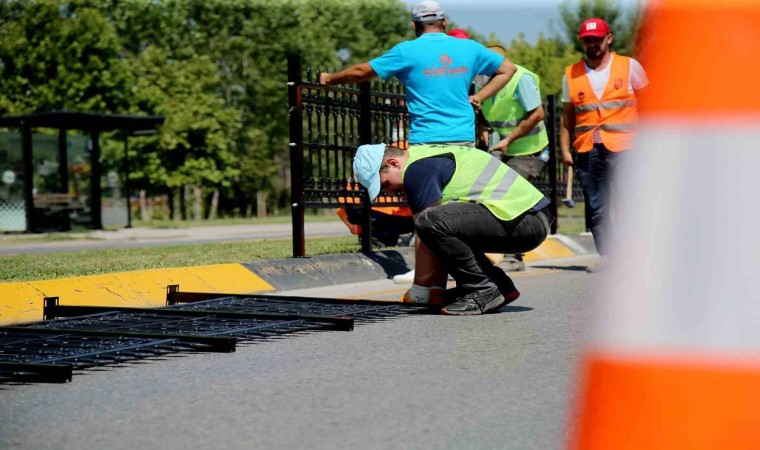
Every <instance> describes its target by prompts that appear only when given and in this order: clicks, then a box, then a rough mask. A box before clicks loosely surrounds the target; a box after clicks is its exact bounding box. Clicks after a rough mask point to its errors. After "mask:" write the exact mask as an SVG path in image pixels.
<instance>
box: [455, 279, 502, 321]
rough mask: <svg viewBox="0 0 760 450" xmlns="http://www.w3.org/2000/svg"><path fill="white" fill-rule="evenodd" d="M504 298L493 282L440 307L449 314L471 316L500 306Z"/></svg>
mask: <svg viewBox="0 0 760 450" xmlns="http://www.w3.org/2000/svg"><path fill="white" fill-rule="evenodd" d="M505 301H506V299H505V298H504V296H503V295H502V293H501V292H500V291H499V288H498V287H496V285H495V284H493V283H491V284H490V286H488V288H486V289H481V290H477V291H474V292H470V293H469V294H467V295H465V296H463V297H461V298H460V299H459V300H457V301H456V302H454V303H452V304H450V305H448V306H446V307H444V308H443V309H441V312H442V313H443V314H447V315H450V316H472V315H479V314H485V313H487V312H488V311H492V310H494V309H498V308H500V307H501V306H502V305H504V302H505Z"/></svg>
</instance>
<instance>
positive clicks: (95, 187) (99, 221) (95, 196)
mask: <svg viewBox="0 0 760 450" xmlns="http://www.w3.org/2000/svg"><path fill="white" fill-rule="evenodd" d="M90 139H91V140H92V150H91V151H90V170H91V172H90V195H91V196H92V198H91V199H90V209H91V214H92V227H93V228H94V229H96V230H100V229H102V228H103V211H102V209H101V206H102V204H103V198H102V197H103V191H102V189H101V188H100V175H101V172H102V171H101V165H100V131H99V130H97V129H93V130H92V131H91V132H90Z"/></svg>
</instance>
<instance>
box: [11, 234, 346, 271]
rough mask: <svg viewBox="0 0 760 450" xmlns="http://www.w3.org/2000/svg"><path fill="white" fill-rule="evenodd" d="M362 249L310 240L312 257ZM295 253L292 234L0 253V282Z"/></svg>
mask: <svg viewBox="0 0 760 450" xmlns="http://www.w3.org/2000/svg"><path fill="white" fill-rule="evenodd" d="M360 250H361V246H360V245H359V242H358V240H357V238H356V236H341V237H334V238H313V239H307V240H306V254H307V255H310V256H316V255H325V254H334V253H353V252H358V251H360ZM291 256H293V247H292V240H291V239H271V240H265V241H264V240H258V241H238V242H214V243H207V244H194V245H171V246H161V247H141V248H127V249H124V248H119V249H106V250H82V251H75V252H58V253H44V254H25V255H7V256H0V282H9V281H32V280H52V279H55V278H69V277H80V276H86V275H98V274H103V273H112V272H127V271H131V270H146V269H162V268H169V267H190V266H202V265H208V264H226V263H239V262H251V261H258V260H262V259H282V258H289V257H291Z"/></svg>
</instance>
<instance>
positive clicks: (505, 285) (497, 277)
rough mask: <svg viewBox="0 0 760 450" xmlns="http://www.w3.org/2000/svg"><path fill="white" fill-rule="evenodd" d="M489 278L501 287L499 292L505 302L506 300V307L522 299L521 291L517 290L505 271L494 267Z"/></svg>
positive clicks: (489, 273)
mask: <svg viewBox="0 0 760 450" xmlns="http://www.w3.org/2000/svg"><path fill="white" fill-rule="evenodd" d="M488 276H489V277H490V278H491V281H493V282H494V283H495V284H496V286H498V287H499V291H501V294H502V295H503V296H504V300H506V302H505V303H504V305H508V304H510V303H512V302H513V301H515V300H517V299H518V298H520V291H518V290H517V288H516V287H515V283H513V282H512V279H511V278H509V276H508V275H507V274H506V273H504V271H503V270H501V269H500V268H498V267H496V266H494V267H493V270H491V271H489V272H488ZM502 306H503V305H502Z"/></svg>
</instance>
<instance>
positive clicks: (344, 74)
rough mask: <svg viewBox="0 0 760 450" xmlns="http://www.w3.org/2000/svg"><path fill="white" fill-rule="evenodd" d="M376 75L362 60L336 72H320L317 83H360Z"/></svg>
mask: <svg viewBox="0 0 760 450" xmlns="http://www.w3.org/2000/svg"><path fill="white" fill-rule="evenodd" d="M376 76H377V74H376V73H375V70H374V69H372V66H370V65H369V63H368V62H363V63H359V64H356V65H355V66H351V67H349V68H348V69H344V70H341V71H340V72H336V73H328V72H322V73H320V74H319V84H328V85H329V84H341V83H361V82H362V81H367V80H371V79H372V78H374V77H376Z"/></svg>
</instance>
